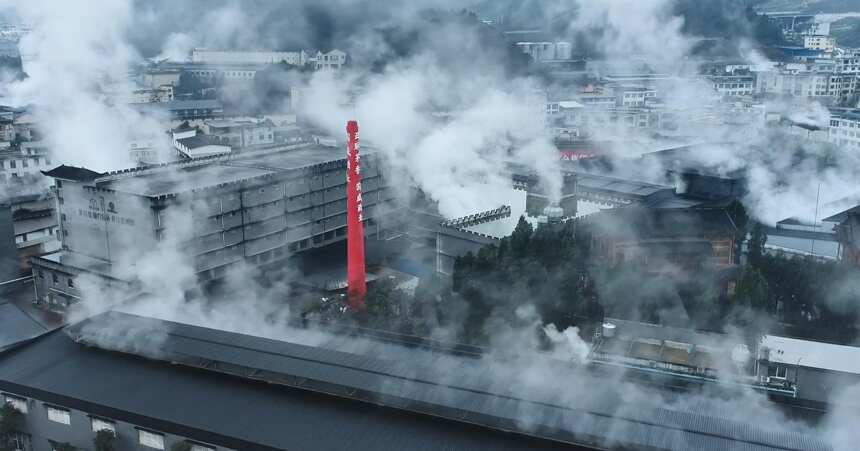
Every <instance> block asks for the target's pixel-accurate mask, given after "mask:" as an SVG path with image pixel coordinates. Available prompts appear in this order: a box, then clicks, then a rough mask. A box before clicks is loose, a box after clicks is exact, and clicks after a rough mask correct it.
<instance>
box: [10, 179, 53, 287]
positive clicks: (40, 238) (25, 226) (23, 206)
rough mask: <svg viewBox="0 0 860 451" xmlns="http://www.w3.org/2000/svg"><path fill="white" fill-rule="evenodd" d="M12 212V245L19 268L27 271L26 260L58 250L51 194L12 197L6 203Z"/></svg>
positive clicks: (28, 270) (28, 263) (27, 264)
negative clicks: (13, 242)
mask: <svg viewBox="0 0 860 451" xmlns="http://www.w3.org/2000/svg"><path fill="white" fill-rule="evenodd" d="M7 202H8V204H9V206H8V208H10V209H11V211H12V226H13V230H14V233H15V246H16V247H17V248H18V256H19V259H20V262H21V264H20V267H21V270H22V271H24V272H30V257H36V256H40V255H45V254H50V253H52V252H56V251H58V250H60V240H59V224H58V221H57V214H56V213H57V212H56V209H55V205H54V197H53V194H52V193H48V194H44V193H40V194H29V195H21V196H14V197H12V198H9V199H8V200H7Z"/></svg>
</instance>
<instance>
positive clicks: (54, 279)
mask: <svg viewBox="0 0 860 451" xmlns="http://www.w3.org/2000/svg"><path fill="white" fill-rule="evenodd" d="M51 280H52V281H53V282H54V285H56V284H58V283H60V278H59V276H57V274H51Z"/></svg>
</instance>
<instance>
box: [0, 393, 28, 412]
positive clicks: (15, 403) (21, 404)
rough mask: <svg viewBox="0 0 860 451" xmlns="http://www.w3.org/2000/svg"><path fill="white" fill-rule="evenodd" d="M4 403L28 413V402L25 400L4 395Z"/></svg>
mask: <svg viewBox="0 0 860 451" xmlns="http://www.w3.org/2000/svg"><path fill="white" fill-rule="evenodd" d="M3 401H4V402H5V403H6V404H9V405H11V406H12V407H14V408H15V409H16V410H17V411H19V412H21V413H27V410H28V409H27V400H26V399H25V398H21V397H18V396H14V395H8V394H4V395H3Z"/></svg>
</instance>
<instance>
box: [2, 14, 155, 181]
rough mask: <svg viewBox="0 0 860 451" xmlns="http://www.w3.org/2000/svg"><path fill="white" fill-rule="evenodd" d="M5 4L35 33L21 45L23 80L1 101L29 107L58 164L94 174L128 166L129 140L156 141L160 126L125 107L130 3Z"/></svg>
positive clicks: (133, 55)
mask: <svg viewBox="0 0 860 451" xmlns="http://www.w3.org/2000/svg"><path fill="white" fill-rule="evenodd" d="M3 6H6V5H3ZM9 6H11V8H12V10H13V11H14V12H15V13H16V15H17V17H18V18H19V20H21V21H23V22H24V23H30V24H32V26H33V31H32V32H31V33H29V34H27V35H25V36H24V37H23V38H22V40H21V42H20V50H21V53H22V54H23V55H26V56H27V62H26V63H25V66H24V68H25V71H26V72H27V75H28V78H26V79H24V80H22V81H20V82H14V83H12V84H11V85H10V86H8V87H7V89H6V93H7V98H6V99H4V102H5V103H10V104H13V105H17V106H27V107H29V108H30V109H31V110H32V113H33V114H34V116H35V118H36V120H37V122H38V123H39V125H40V126H41V131H42V132H43V134H44V136H45V140H46V141H47V145H48V147H49V149H50V151H51V153H52V154H53V156H54V160H56V161H57V163H67V164H72V165H77V166H86V167H88V168H90V169H93V170H97V171H104V170H109V169H119V168H124V167H129V166H132V165H133V164H134V162H133V161H132V158H131V156H130V155H129V152H128V149H129V137H130V136H140V135H152V136H160V135H161V134H162V133H163V129H162V127H160V126H159V125H158V121H157V120H156V119H155V118H152V117H151V116H144V115H142V114H140V113H138V112H137V111H136V110H134V109H132V108H131V107H129V106H128V105H127V102H128V100H127V99H128V98H129V97H130V95H131V91H132V90H133V85H132V84H131V83H130V82H129V81H128V71H129V69H130V66H131V64H133V63H134V62H136V61H137V60H138V55H137V53H136V51H135V50H134V48H132V47H131V46H130V45H129V44H128V43H127V41H126V39H125V33H126V31H127V27H128V26H129V23H130V20H131V18H132V14H133V9H132V5H131V3H130V2H127V1H110V0H96V1H92V2H90V1H87V2H82V1H69V2H54V1H48V0H34V1H17V2H13V3H12V4H11V5H9ZM7 7H8V6H7Z"/></svg>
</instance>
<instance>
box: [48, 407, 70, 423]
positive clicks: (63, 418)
mask: <svg viewBox="0 0 860 451" xmlns="http://www.w3.org/2000/svg"><path fill="white" fill-rule="evenodd" d="M45 409H46V410H47V411H48V419H49V420H51V421H53V422H55V423H62V424H72V418H71V416H70V415H69V411H68V410H66V409H61V408H59V407H51V406H45Z"/></svg>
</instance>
